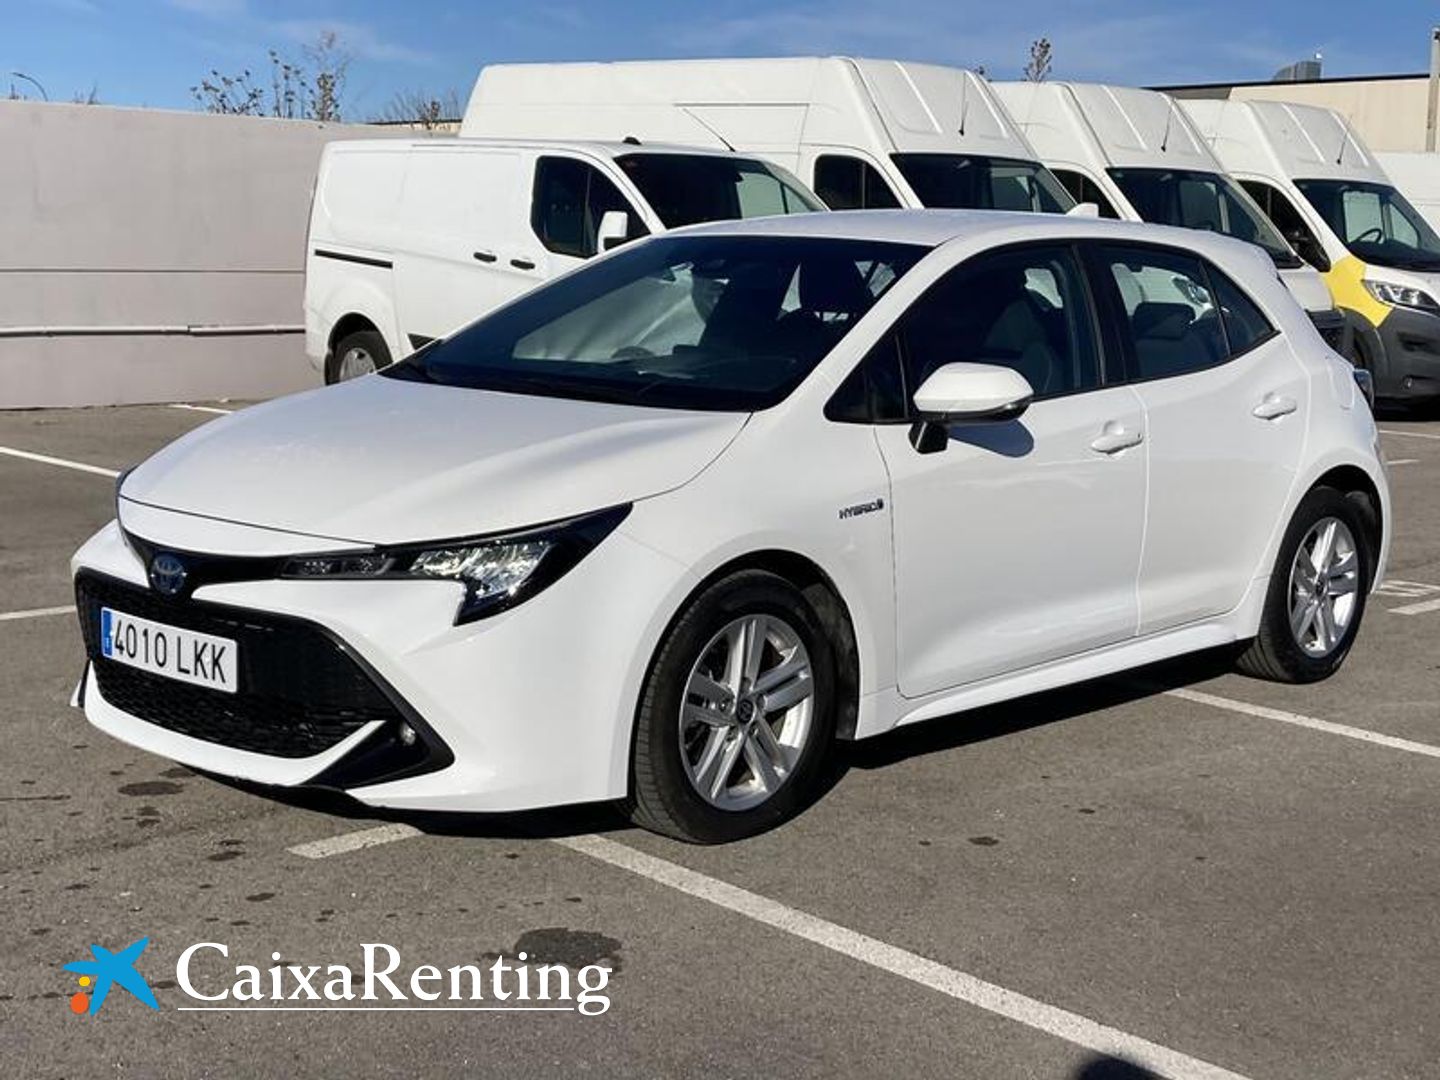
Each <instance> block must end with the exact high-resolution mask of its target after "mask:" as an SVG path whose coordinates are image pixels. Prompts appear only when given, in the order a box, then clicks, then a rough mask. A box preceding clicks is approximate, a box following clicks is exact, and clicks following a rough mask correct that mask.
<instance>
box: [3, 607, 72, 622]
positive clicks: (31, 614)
mask: <svg viewBox="0 0 1440 1080" xmlns="http://www.w3.org/2000/svg"><path fill="white" fill-rule="evenodd" d="M74 610H75V605H73V604H67V605H66V606H65V607H37V608H31V609H30V610H29V611H4V612H0V622H14V621H16V620H17V619H40V618H44V617H45V616H46V615H69V614H71V613H72V612H74Z"/></svg>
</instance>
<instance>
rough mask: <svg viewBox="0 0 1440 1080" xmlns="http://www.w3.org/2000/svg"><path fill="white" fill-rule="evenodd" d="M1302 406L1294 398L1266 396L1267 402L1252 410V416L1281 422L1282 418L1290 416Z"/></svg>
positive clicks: (1274, 395) (1278, 395)
mask: <svg viewBox="0 0 1440 1080" xmlns="http://www.w3.org/2000/svg"><path fill="white" fill-rule="evenodd" d="M1299 407H1300V406H1299V405H1298V404H1297V403H1296V401H1295V399H1294V398H1292V397H1282V396H1281V395H1280V394H1266V395H1265V400H1264V401H1262V402H1260V404H1259V405H1256V406H1255V408H1253V409H1251V410H1250V412H1251V415H1252V416H1258V417H1259V418H1260V419H1261V420H1279V419H1280V417H1282V416H1289V415H1290V414H1291V413H1293V412H1294V411H1295V410H1296V409H1298V408H1299Z"/></svg>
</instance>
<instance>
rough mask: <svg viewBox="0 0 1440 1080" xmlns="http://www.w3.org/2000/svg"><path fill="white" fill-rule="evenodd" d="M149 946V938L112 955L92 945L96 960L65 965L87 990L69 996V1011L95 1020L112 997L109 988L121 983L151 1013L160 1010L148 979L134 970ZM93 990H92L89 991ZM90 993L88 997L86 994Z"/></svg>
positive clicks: (91, 950) (108, 951) (107, 950)
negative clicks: (150, 1009)
mask: <svg viewBox="0 0 1440 1080" xmlns="http://www.w3.org/2000/svg"><path fill="white" fill-rule="evenodd" d="M149 944H150V939H149V938H148V937H143V938H141V939H140V940H139V941H134V942H131V943H130V944H129V945H127V946H125V948H124V949H122V950H120V951H119V952H118V953H112V952H111V951H110V950H109V949H107V948H105V947H104V946H101V945H91V946H90V955H91V956H93V957H94V958H95V959H93V960H75V961H72V962H71V963H69V964H66V965H65V970H66V971H73V972H75V973H76V974H78V975H79V976H80V985H81V987H83V988H84V989H81V990H78V991H76V992H75V993H74V994H72V995H70V1011H71V1012H73V1013H89V1014H90V1015H91V1016H94V1015H95V1014H96V1013H98V1012H99V1011H100V1006H102V1005H104V1004H105V998H106V997H108V996H109V994H110V987H111V986H113V985H115V984H116V983H119V984H120V985H121V986H123V987H124V988H125V989H126V990H128V991H130V994H131V996H132V997H134V998H136V999H138V1000H139V1001H143V1002H144V1003H145V1004H146V1005H149V1006H150V1008H152V1009H159V1008H160V1005H159V1003H158V1002H157V1001H156V1000H155V993H154V991H152V990H151V989H150V986H149V984H148V983H146V982H145V977H144V976H143V975H141V974H140V973H139V972H138V971H136V970H135V961H136V960H138V959H139V958H140V954H141V953H142V952H144V951H145V946H146V945H149ZM91 987H93V989H90V988H91ZM87 990H89V992H88V993H87V992H86V991H87Z"/></svg>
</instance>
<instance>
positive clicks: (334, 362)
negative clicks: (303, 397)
mask: <svg viewBox="0 0 1440 1080" xmlns="http://www.w3.org/2000/svg"><path fill="white" fill-rule="evenodd" d="M389 366H390V347H389V346H388V345H386V344H385V339H384V337H382V336H381V334H380V331H378V330H356V331H353V332H352V333H349V334H346V335H345V336H344V337H343V338H341V339H340V340H339V341H337V342H336V343H335V348H334V350H333V351H332V352H331V354H330V359H329V361H328V362H327V363H326V365H325V381H326V382H327V383H338V382H348V381H349V380H350V379H358V378H360V376H362V375H369V374H372V373H373V372H376V371H379V370H380V369H381V368H383V367H389Z"/></svg>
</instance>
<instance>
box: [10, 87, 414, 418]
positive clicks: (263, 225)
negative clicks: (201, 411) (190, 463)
mask: <svg viewBox="0 0 1440 1080" xmlns="http://www.w3.org/2000/svg"><path fill="white" fill-rule="evenodd" d="M401 135H404V136H409V137H414V132H412V131H397V130H395V129H393V128H389V129H386V128H375V127H366V126H361V125H349V124H320V123H315V122H311V121H299V120H273V119H268V118H259V117H243V116H215V115H210V114H207V113H184V112H162V111H157V110H148V109H116V108H109V107H105V106H86V105H60V104H53V105H52V104H45V103H40V102H17V101H0V408H29V407H38V406H59V405H106V404H121V403H134V402H146V401H182V400H196V399H205V398H219V397H241V398H244V397H272V396H275V395H278V394H284V393H288V392H291V391H294V390H299V389H302V388H304V387H307V386H314V385H317V384H318V382H319V376H318V375H317V374H316V373H315V372H314V371H313V370H312V369H311V367H310V365H309V363H308V362H307V361H306V359H305V355H304V335H303V332H302V331H303V325H302V323H303V316H302V310H301V304H302V298H303V295H304V246H305V228H306V222H307V219H308V216H309V209H310V192H311V189H312V187H313V185H314V180H315V169H316V165H317V163H318V161H319V156H320V150H321V147H323V146H324V144H325V143H326V142H329V141H332V140H334V139H342V138H374V137H385V136H401Z"/></svg>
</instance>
